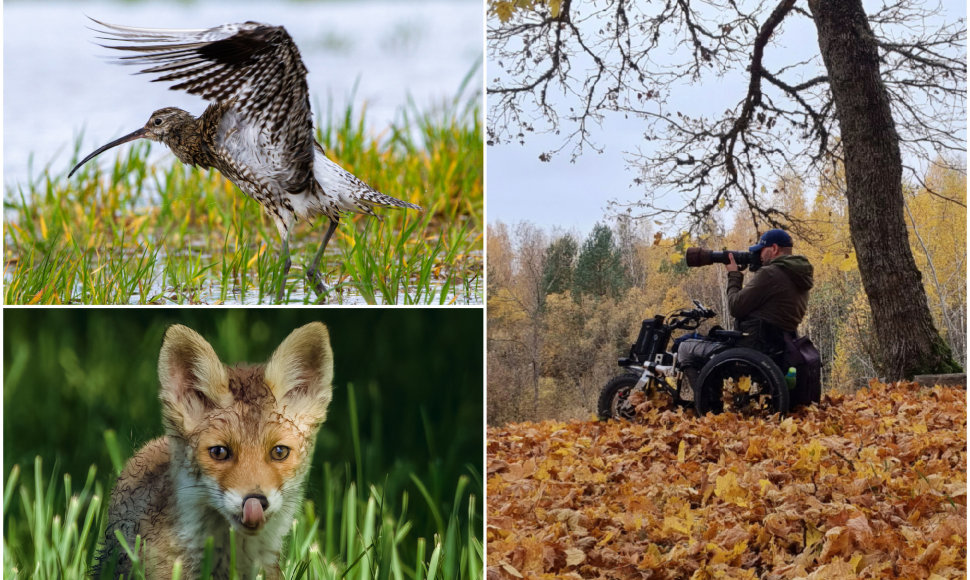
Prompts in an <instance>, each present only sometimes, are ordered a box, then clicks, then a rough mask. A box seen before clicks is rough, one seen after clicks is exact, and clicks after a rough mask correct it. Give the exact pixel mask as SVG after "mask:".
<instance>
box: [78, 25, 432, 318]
mask: <svg viewBox="0 0 970 580" xmlns="http://www.w3.org/2000/svg"><path fill="white" fill-rule="evenodd" d="M92 20H94V19H92ZM94 22H96V23H97V24H99V25H100V26H102V27H103V30H98V31H97V32H99V33H101V34H104V36H101V37H99V38H101V39H103V40H110V41H115V42H123V43H125V44H120V45H102V46H104V47H105V48H112V49H117V50H124V51H129V52H133V53H134V54H132V55H128V56H123V57H121V58H120V62H122V63H125V64H136V65H141V66H146V67H147V68H143V69H142V70H141V71H140V72H142V73H148V74H153V75H156V77H157V78H154V79H152V80H153V82H158V81H161V82H169V83H177V84H174V86H172V87H170V88H171V89H172V90H184V91H187V92H189V93H191V94H193V95H199V96H201V97H203V98H205V99H206V100H208V101H211V104H210V105H209V106H208V107H207V108H206V109H205V111H203V113H202V115H201V116H199V117H194V116H193V115H192V114H190V113H188V112H186V111H183V110H182V109H178V108H175V107H166V108H164V109H159V110H157V111H155V112H154V113H152V115H151V117H149V119H148V122H147V123H146V124H145V126H144V127H142V128H140V129H138V130H136V131H133V132H132V133H129V134H128V135H125V136H124V137H121V138H120V139H117V140H115V141H112V142H111V143H108V144H107V145H104V146H103V147H101V148H99V149H97V150H96V151H94V153H91V154H90V155H88V156H87V157H85V158H84V159H82V160H81V162H80V163H78V164H77V165H75V166H74V169H72V170H71V173H70V174H68V177H70V176H71V175H73V174H74V172H75V171H77V170H78V168H79V167H81V166H82V165H84V164H85V163H87V162H88V161H90V160H91V159H93V158H94V157H96V156H97V155H99V154H101V153H103V152H104V151H107V150H108V149H111V148H112V147H116V146H118V145H121V144H122V143H127V142H129V141H134V140H136V139H150V140H152V141H159V142H161V143H164V144H165V145H166V146H168V148H169V149H171V150H172V153H174V154H175V156H176V157H178V159H179V160H180V161H181V162H182V163H188V164H190V165H196V166H199V167H201V168H204V169H208V168H215V169H218V170H219V171H220V172H222V174H223V175H224V176H226V177H227V178H228V179H229V180H230V181H232V182H233V183H234V184H236V186H237V187H239V189H241V190H242V191H243V192H244V193H246V195H248V196H249V197H251V198H253V199H254V200H256V201H257V202H258V203H259V204H260V205H261V206H262V208H263V210H264V211H265V212H266V213H267V214H268V215H269V216H270V218H272V220H273V223H274V224H275V225H276V229H277V230H279V234H280V239H281V241H282V247H281V249H280V260H281V261H282V262H283V276H282V280H281V282H280V286H279V290H278V291H277V293H276V300H277V302H279V301H282V299H283V290H284V288H285V285H286V277H287V274H288V273H289V270H290V265H291V261H290V248H289V234H290V230H291V228H292V226H293V224H294V223H295V222H296V220H297V219H298V218H302V219H304V220H306V221H307V222H311V221H312V220H313V219H314V218H316V217H318V216H321V215H323V216H326V217H327V219H328V220H329V222H330V225H329V227H328V228H327V233H326V234H324V236H323V241H322V242H321V243H320V249H319V250H317V253H316V254H315V255H314V257H313V259H312V261H311V263H310V264H309V266H308V268H307V270H306V275H307V279H308V280H309V282H310V283H311V284H312V286H313V289H314V291H316V292H317V294H321V295H322V294H324V293H325V292H326V291H327V287H326V285H325V284H324V282H323V277H322V275H321V274H320V271H319V269H318V267H319V264H320V260H321V259H322V257H323V253H324V251H325V250H326V248H327V242H329V241H330V237H331V236H332V235H333V232H334V230H336V229H337V224H338V223H340V215H341V213H344V212H351V213H362V214H367V215H372V216H376V217H378V219H380V216H377V214H375V213H374V210H373V208H374V207H378V206H386V207H398V208H410V209H416V210H419V211H423V210H422V208H421V207H420V206H417V205H414V204H412V203H408V202H406V201H402V200H400V199H396V198H394V197H391V196H389V195H385V194H383V193H381V192H379V191H377V190H375V189H372V188H371V187H370V186H368V185H367V184H366V183H364V182H363V181H361V180H360V179H358V178H357V177H356V176H354V175H353V174H352V173H350V172H348V171H346V170H345V169H343V168H342V167H340V166H339V165H337V164H336V163H334V162H333V161H331V160H330V159H329V158H328V157H327V156H326V155H325V154H324V151H323V146H321V145H320V144H319V143H318V142H317V141H316V139H315V138H314V135H313V117H312V114H311V112H310V97H309V90H308V89H307V82H306V73H307V70H306V67H305V66H304V65H303V60H302V59H301V58H300V51H299V50H298V49H297V47H296V44H295V43H294V42H293V39H292V38H291V37H290V35H289V34H288V33H287V32H286V30H285V29H284V28H283V27H282V26H270V25H267V24H260V23H258V22H245V23H242V24H226V25H223V26H217V27H215V28H209V29H191V30H190V29H185V30H183V29H153V28H134V27H128V26H118V25H114V24H106V23H104V22H100V21H98V20H94Z"/></svg>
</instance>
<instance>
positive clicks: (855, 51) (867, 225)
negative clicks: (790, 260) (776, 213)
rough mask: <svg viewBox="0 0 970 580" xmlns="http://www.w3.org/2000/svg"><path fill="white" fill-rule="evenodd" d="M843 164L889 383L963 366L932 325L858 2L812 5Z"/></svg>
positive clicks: (891, 129)
mask: <svg viewBox="0 0 970 580" xmlns="http://www.w3.org/2000/svg"><path fill="white" fill-rule="evenodd" d="M808 5H809V8H810V9H811V11H812V16H813V17H814V19H815V25H816V28H817V29H818V43H819V48H820V49H821V53H822V58H823V60H824V62H825V68H826V69H827V71H828V76H829V84H830V86H831V89H832V95H833V99H834V102H835V106H836V115H837V117H838V120H839V127H840V129H841V131H840V132H841V136H842V148H843V151H844V156H845V174H846V184H847V191H846V197H847V198H848V205H849V230H850V232H851V234H852V243H853V245H854V246H855V250H856V256H857V257H858V261H859V272H860V274H861V276H862V283H863V286H864V287H865V290H866V295H867V296H868V297H869V305H870V307H871V309H872V320H873V325H874V327H875V331H876V336H877V337H878V340H879V343H880V344H879V351H880V353H881V357H880V358H881V360H880V361H878V364H880V365H881V372H883V373H885V376H886V378H888V379H901V378H904V377H912V376H913V375H914V374H920V373H933V372H952V371H953V370H956V368H958V366H957V365H956V363H955V362H954V361H953V358H952V354H951V351H950V349H949V347H948V346H947V344H946V342H945V341H944V340H943V339H942V338H941V337H940V335H939V333H938V332H937V330H936V327H935V326H934V324H933V319H932V316H931V315H930V310H929V307H928V306H927V301H926V292H925V290H924V289H923V285H922V281H921V274H920V271H919V270H918V269H917V267H916V261H915V260H914V259H913V254H912V252H911V251H910V246H909V240H908V238H907V232H906V221H905V219H904V217H903V191H902V160H901V157H900V153H899V135H898V134H897V132H896V127H895V124H894V122H893V118H892V111H891V109H890V103H889V95H888V93H887V91H886V87H885V85H884V84H883V81H882V77H881V76H880V72H879V58H878V53H877V47H876V39H875V37H874V36H873V34H872V29H871V28H870V27H869V22H868V19H867V17H866V14H865V11H864V9H863V7H862V2H861V0H809V2H808Z"/></svg>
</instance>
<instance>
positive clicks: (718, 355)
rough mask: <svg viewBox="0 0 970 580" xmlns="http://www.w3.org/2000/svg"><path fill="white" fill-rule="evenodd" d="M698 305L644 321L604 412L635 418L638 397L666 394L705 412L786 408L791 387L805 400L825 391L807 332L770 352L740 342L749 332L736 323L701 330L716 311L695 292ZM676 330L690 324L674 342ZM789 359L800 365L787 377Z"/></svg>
mask: <svg viewBox="0 0 970 580" xmlns="http://www.w3.org/2000/svg"><path fill="white" fill-rule="evenodd" d="M694 306H695V308H693V309H691V310H680V311H678V312H675V313H673V314H671V315H668V316H667V317H666V318H665V317H663V316H660V315H658V316H655V317H654V318H650V319H647V320H644V321H643V324H642V325H641V328H640V334H639V336H638V337H637V341H636V342H635V343H634V344H633V346H632V347H631V349H630V354H629V356H628V357H624V358H621V359H619V361H618V364H619V365H620V366H621V367H623V368H625V369H626V372H624V373H623V374H621V375H619V376H617V377H615V378H613V379H612V380H610V381H609V382H608V383H607V384H606V386H604V387H603V389H602V391H601V392H600V396H599V403H598V405H597V407H598V409H597V410H598V414H599V417H600V419H602V420H607V419H626V420H630V419H632V418H633V417H634V416H635V414H636V408H637V406H638V405H639V404H641V403H645V402H648V401H657V400H658V399H662V398H664V397H667V396H669V397H671V398H672V399H673V402H674V403H676V404H679V405H683V406H688V407H689V406H693V407H694V409H695V410H696V411H697V413H698V414H699V415H703V414H705V413H720V412H723V411H725V410H730V411H733V412H738V413H742V414H764V415H770V414H775V413H777V414H779V415H784V414H786V413H788V411H789V405H790V395H792V394H794V395H795V398H796V401H798V402H800V403H802V402H805V403H807V402H818V398H819V395H816V394H814V393H815V391H819V394H820V381H819V377H818V374H819V370H818V369H819V367H820V365H819V364H818V363H819V359H818V351H816V350H815V348H814V346H812V345H811V341H809V340H808V339H807V338H804V337H803V338H802V339H799V340H798V341H796V342H794V343H792V344H789V345H788V346H787V348H781V349H780V350H779V351H778V352H775V353H771V354H768V353H765V352H761V351H759V350H754V349H752V348H746V347H743V346H739V345H738V343H739V342H742V339H743V338H745V335H744V334H743V333H741V332H738V331H733V330H724V329H721V328H717V327H715V328H713V329H712V330H711V331H710V332H708V334H707V335H706V336H701V335H700V334H698V333H697V332H695V331H696V330H697V329H698V327H700V325H701V323H702V322H703V321H704V320H707V319H709V318H713V317H714V316H716V315H717V313H715V312H714V311H713V310H711V309H710V308H707V307H705V306H704V305H702V304H701V303H700V302H698V301H696V300H695V301H694ZM676 330H684V331H691V332H690V333H689V334H686V335H684V336H681V337H679V338H677V339H676V340H674V341H673V345H672V346H671V347H670V349H669V350H668V345H669V344H670V342H671V338H672V335H673V333H674V331H676ZM812 353H814V354H812ZM789 365H792V366H793V367H795V368H796V369H798V370H799V373H798V374H797V375H793V374H792V373H790V372H789V373H788V375H789V376H788V377H786V373H785V372H783V371H782V368H784V369H786V371H787V370H788V369H790V368H791V367H790V366H789ZM816 383H818V386H817V388H816ZM795 389H800V390H799V391H798V392H795Z"/></svg>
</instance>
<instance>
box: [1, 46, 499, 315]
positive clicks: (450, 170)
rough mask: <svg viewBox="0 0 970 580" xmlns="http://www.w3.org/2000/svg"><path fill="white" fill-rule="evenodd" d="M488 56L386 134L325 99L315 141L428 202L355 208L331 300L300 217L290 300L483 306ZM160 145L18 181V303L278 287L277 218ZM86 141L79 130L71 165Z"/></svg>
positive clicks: (316, 234) (228, 297) (337, 237)
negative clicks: (311, 268) (472, 87)
mask: <svg viewBox="0 0 970 580" xmlns="http://www.w3.org/2000/svg"><path fill="white" fill-rule="evenodd" d="M479 66H480V65H476V66H475V67H474V68H473V69H472V70H471V71H470V72H469V74H468V76H467V77H466V79H465V81H464V82H463V83H462V85H461V87H460V88H459V90H458V91H457V93H456V96H455V97H454V98H453V99H451V100H446V101H444V102H442V103H440V104H439V105H436V106H433V107H430V108H429V109H428V110H419V109H418V107H417V106H416V105H415V104H414V103H413V102H411V103H409V104H408V105H406V106H405V107H404V108H403V109H402V111H401V112H400V113H399V115H398V116H399V120H397V121H396V122H395V123H393V124H392V125H391V126H390V127H389V128H388V129H387V130H386V131H385V132H383V133H381V134H378V135H374V134H372V133H371V132H369V131H368V130H367V129H366V122H365V121H366V108H365V109H363V110H361V111H357V110H355V109H354V108H353V107H352V106H348V107H347V108H346V109H345V110H343V111H339V112H337V111H334V110H333V109H332V106H327V107H326V113H325V117H324V118H323V119H322V120H320V121H318V123H317V125H318V127H319V128H320V129H318V135H317V137H318V140H319V141H320V142H321V144H323V146H324V148H325V149H326V151H327V153H328V155H330V156H331V158H333V159H335V160H336V161H337V162H338V163H339V164H340V165H341V166H343V167H344V168H346V169H347V170H348V171H350V172H351V173H354V174H355V175H357V176H359V177H361V178H362V179H363V180H364V181H366V182H368V183H369V184H370V185H371V186H372V187H374V188H375V189H377V190H379V191H382V192H384V193H386V194H388V195H391V196H394V197H397V198H399V199H403V200H406V201H410V202H412V203H416V204H418V205H421V206H422V207H424V208H425V212H424V213H419V212H416V211H414V210H395V209H390V208H387V209H382V210H378V214H379V215H380V216H381V218H382V219H375V218H372V217H368V216H346V217H344V219H343V220H342V223H341V225H340V227H339V228H338V229H337V231H336V233H335V234H334V237H333V239H332V240H331V242H330V245H329V246H328V253H327V255H326V256H324V258H323V260H322V264H321V269H322V271H323V273H324V275H325V278H326V281H327V284H328V285H329V286H331V287H332V291H331V292H330V293H328V294H327V295H326V296H324V297H322V298H320V297H317V296H316V295H315V293H314V292H313V291H312V290H311V289H310V287H309V286H308V285H307V283H306V280H305V278H304V277H303V275H304V272H305V266H306V265H307V264H308V261H309V260H310V259H311V258H312V257H313V255H314V253H315V252H316V249H317V247H318V244H319V242H320V241H321V239H322V237H323V233H324V232H325V230H326V227H327V223H326V219H325V218H320V219H319V220H317V222H316V223H314V224H305V223H300V224H298V225H297V226H296V227H295V228H294V231H293V233H292V235H291V240H290V248H291V252H292V258H293V269H292V270H291V279H289V280H288V281H287V286H286V288H287V290H286V296H285V300H286V301H287V302H294V303H316V302H319V301H325V302H327V303H336V304H362V303H367V304H448V303H471V304H480V303H481V302H482V288H483V285H482V280H481V274H482V247H483V233H482V232H483V230H484V227H483V221H484V192H483V175H484V150H483V143H482V124H481V97H480V95H479V94H478V93H475V92H472V94H470V95H469V94H467V93H468V92H469V91H468V85H469V83H470V81H471V80H472V79H474V78H475V73H477V72H478V71H479V70H480V69H479ZM151 146H152V145H151V143H149V142H148V141H140V142H136V143H135V144H133V145H126V146H124V148H122V149H120V150H117V152H116V151H115V150H112V151H111V152H107V153H105V154H103V155H102V157H100V158H99V159H98V160H97V161H91V162H88V164H87V165H85V166H84V167H83V168H81V169H80V170H79V171H78V173H77V174H76V175H75V176H74V177H73V178H72V179H67V177H66V174H67V171H68V169H69V167H67V166H65V167H64V168H63V169H62V170H61V171H59V172H53V173H51V172H50V170H47V171H45V172H44V173H43V175H42V176H41V177H40V178H39V179H36V180H33V181H32V182H30V183H25V184H17V185H7V186H6V187H5V189H6V193H5V196H4V209H5V217H4V236H5V254H4V282H5V289H4V302H5V303H6V304H77V303H84V304H129V303H136V304H160V303H162V304H200V303H202V304H230V303H231V304H243V303H268V302H271V301H273V300H274V299H275V289H276V287H277V284H278V283H279V273H280V271H281V263H280V261H279V259H278V256H279V250H280V240H279V235H278V233H277V232H276V228H275V227H274V226H273V224H272V222H271V220H270V219H269V218H268V217H266V216H265V215H264V214H263V212H262V210H261V209H260V208H259V206H258V204H257V203H256V202H255V201H253V200H251V199H249V198H247V197H246V196H245V194H243V193H242V192H240V191H239V190H238V189H237V188H236V187H235V186H234V185H232V184H231V183H230V182H229V181H228V180H226V179H225V178H223V177H222V175H221V174H220V173H219V172H217V171H215V170H212V171H201V170H199V169H197V168H192V167H186V166H184V165H182V164H181V163H179V162H178V161H177V160H175V159H174V158H172V157H171V156H166V157H165V158H164V161H161V162H159V163H157V164H152V163H149V152H150V151H151ZM155 147H161V146H160V145H155ZM83 153H86V151H81V147H80V139H78V140H77V141H76V142H75V147H74V158H73V159H72V160H71V165H73V163H74V162H76V161H77V160H78V159H79V157H80V155H81V154H83ZM112 155H115V156H116V157H115V158H114V161H113V162H112V157H111V156H112Z"/></svg>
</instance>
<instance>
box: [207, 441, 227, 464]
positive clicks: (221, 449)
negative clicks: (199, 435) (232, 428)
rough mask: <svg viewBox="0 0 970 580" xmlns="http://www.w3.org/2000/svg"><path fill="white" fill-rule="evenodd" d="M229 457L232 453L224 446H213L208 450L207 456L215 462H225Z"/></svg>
mask: <svg viewBox="0 0 970 580" xmlns="http://www.w3.org/2000/svg"><path fill="white" fill-rule="evenodd" d="M231 455H232V453H230V452H229V448H228V447H226V446H224V445H215V446H213V447H210V448H209V456H210V457H212V458H213V459H215V460H216V461H225V460H227V459H229V457H230V456H231Z"/></svg>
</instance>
